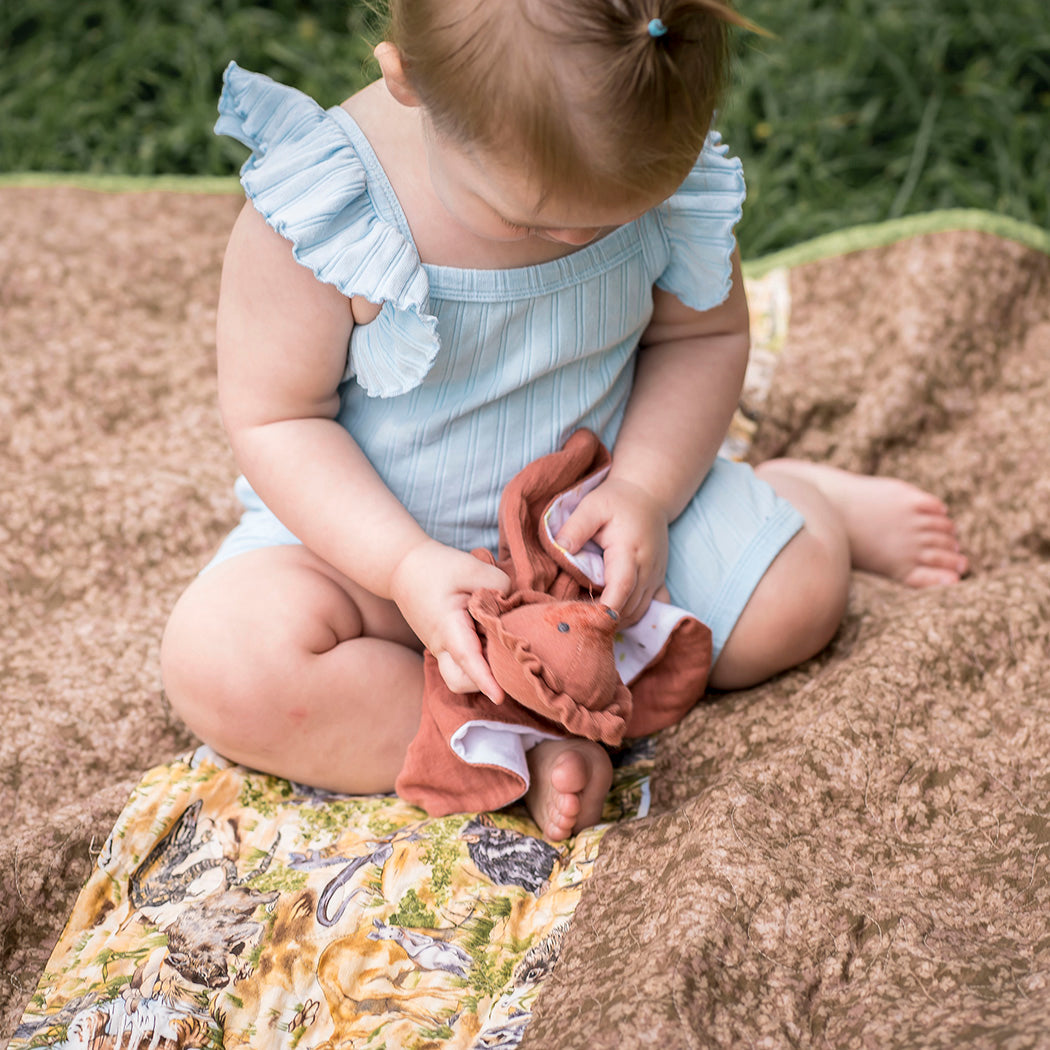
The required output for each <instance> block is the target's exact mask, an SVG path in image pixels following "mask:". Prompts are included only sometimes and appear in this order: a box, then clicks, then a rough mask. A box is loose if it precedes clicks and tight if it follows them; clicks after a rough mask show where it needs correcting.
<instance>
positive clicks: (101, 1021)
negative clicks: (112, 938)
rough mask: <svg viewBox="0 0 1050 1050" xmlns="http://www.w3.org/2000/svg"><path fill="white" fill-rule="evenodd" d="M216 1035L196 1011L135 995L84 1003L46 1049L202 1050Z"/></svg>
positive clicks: (190, 1006) (184, 1006)
mask: <svg viewBox="0 0 1050 1050" xmlns="http://www.w3.org/2000/svg"><path fill="white" fill-rule="evenodd" d="M82 1003H83V1001H82ZM215 1034H216V1033H215V1032H214V1031H213V1030H212V1026H211V1023H210V1021H209V1019H208V1018H207V1016H205V1015H204V1014H203V1013H202V1012H201V1011H200V1010H199V1009H198V1008H196V1007H194V1006H192V1005H190V1004H175V1005H173V1004H171V1003H168V1002H166V1001H164V1000H163V999H143V998H142V997H141V996H139V995H138V994H137V993H134V994H131V995H118V996H116V997H115V998H113V999H110V1000H107V1001H105V1002H90V1003H83V1005H82V1006H81V1008H80V1009H78V1010H77V1011H76V1013H75V1014H73V1016H72V1017H71V1019H70V1021H69V1025H68V1027H67V1028H66V1035H65V1038H64V1039H63V1040H62V1041H61V1042H58V1043H50V1044H47V1045H50V1046H51V1047H52V1048H53V1050H144V1048H146V1047H149V1048H150V1050H182V1048H186V1050H190V1048H195V1050H201V1048H203V1047H209V1046H213V1045H214V1041H215Z"/></svg>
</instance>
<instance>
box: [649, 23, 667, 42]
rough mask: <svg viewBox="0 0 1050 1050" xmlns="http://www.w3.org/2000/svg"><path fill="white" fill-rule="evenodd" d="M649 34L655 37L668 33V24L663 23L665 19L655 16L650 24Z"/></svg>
mask: <svg viewBox="0 0 1050 1050" xmlns="http://www.w3.org/2000/svg"><path fill="white" fill-rule="evenodd" d="M647 28H648V30H649V35H650V36H651V37H653V38H654V39H655V38H656V37H660V36H666V35H667V26H665V25H664V24H663V21H662V20H661V19H659V18H654V19H653V20H652V21H651V22H650V23H649V25H648V27H647Z"/></svg>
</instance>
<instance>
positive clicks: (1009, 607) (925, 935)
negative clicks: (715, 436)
mask: <svg viewBox="0 0 1050 1050" xmlns="http://www.w3.org/2000/svg"><path fill="white" fill-rule="evenodd" d="M238 207H239V203H238V201H237V200H236V198H233V197H227V196H204V195H200V196H197V195H192V194H174V193H165V194H160V193H124V194H105V193H94V192H86V191H81V190H75V189H69V188H52V189H34V190H30V189H12V188H8V189H4V190H3V191H2V192H0V317H2V321H0V369H2V382H0V603H2V604H0V710H2V713H3V728H2V730H0V793H2V794H0V798H2V806H0V812H2V813H3V816H2V817H0V960H2V976H0V1035H2V1036H8V1035H10V1034H11V1033H12V1032H13V1031H14V1029H15V1026H16V1025H17V1023H18V1021H19V1018H20V1017H21V1016H22V1013H23V1010H24V1009H25V1007H26V1004H27V1002H28V1000H29V998H30V996H31V995H32V993H33V990H34V988H35V986H36V982H37V980H38V978H39V977H40V974H41V972H42V971H43V969H44V966H45V963H46V962H47V958H48V955H49V953H50V951H51V949H52V948H53V946H54V944H55V942H56V941H57V939H58V937H59V934H60V932H61V929H62V926H63V923H64V922H65V920H66V917H67V916H68V915H69V914H70V911H71V909H72V907H73V902H74V900H75V898H76V897H77V893H78V890H79V889H80V887H81V886H82V885H83V884H84V882H85V880H86V879H87V878H88V875H89V874H90V872H91V871H92V870H93V869H94V868H96V866H97V865H96V861H97V860H98V858H99V854H100V853H101V851H102V848H103V844H104V843H105V842H106V839H107V836H108V834H109V832H110V830H111V828H112V827H113V824H114V821H115V820H116V818H117V815H118V813H119V812H120V811H121V808H122V807H123V806H124V804H125V802H126V800H127V798H128V796H129V793H130V792H131V791H132V789H133V788H134V786H135V785H136V784H137V783H138V781H139V780H140V779H141V778H142V776H143V774H144V772H145V771H146V770H148V769H150V768H151V767H153V766H156V765H157V764H158V763H161V762H165V761H169V760H171V759H173V758H174V756H176V755H178V754H180V753H182V752H184V751H186V750H187V749H189V748H191V747H192V746H193V741H192V740H191V739H190V738H189V737H188V736H187V735H186V734H185V732H184V731H183V730H182V729H181V728H180V727H179V726H178V725H177V724H176V723H175V722H174V721H173V720H172V718H171V716H170V715H169V713H168V711H167V709H166V707H165V704H164V702H163V697H162V695H161V692H160V684H159V674H158V668H157V650H158V645H159V638H160V633H161V630H162V628H163V624H164V621H165V619H166V616H167V613H168V610H169V609H170V607H171V604H172V603H173V601H174V600H175V597H176V596H177V594H178V592H179V591H180V590H181V588H182V587H183V586H184V585H185V583H186V581H187V580H188V579H189V578H190V577H191V576H192V575H193V573H194V572H196V571H197V569H198V568H199V566H200V565H201V564H202V562H203V560H204V559H205V558H206V557H207V555H208V553H209V552H210V550H211V549H212V548H213V546H214V544H215V543H216V542H217V541H218V539H219V538H220V537H221V535H222V534H223V533H224V532H225V530H226V529H228V527H229V526H230V524H231V523H232V521H233V520H234V518H235V515H236V509H235V506H234V503H233V500H232V496H231V493H230V486H231V482H232V479H233V475H234V468H233V465H232V462H231V460H230V457H229V453H228V451H227V449H226V446H225V442H224V440H223V438H222V434H221V429H220V426H219V422H218V417H217V413H216V410H215V398H214V379H213V349H212V331H211V330H212V324H213V320H214V302H215V294H216V290H217V284H218V280H217V279H218V270H219V266H220V263H221V255H222V248H223V245H224V243H225V238H226V235H227V232H228V230H229V226H230V224H231V223H232V220H233V218H234V216H235V214H236V211H237V209H238ZM787 280H788V282H789V285H790V301H791V312H790V323H789V326H788V328H787V331H786V342H785V344H784V349H783V355H782V359H781V361H780V363H779V365H778V366H777V370H776V374H775V377H774V381H773V383H772V389H771V392H770V394H769V396H768V398H767V400H766V401H765V403H764V405H763V406H762V417H761V419H760V421H759V427H758V431H757V434H756V436H755V444H754V447H753V451H752V455H753V456H755V457H756V458H765V457H768V456H772V455H777V454H782V453H785V452H786V453H790V454H795V455H804V456H809V457H812V458H817V459H823V460H827V461H830V462H832V463H835V464H838V465H840V466H846V467H850V468H853V469H858V470H865V471H870V472H874V473H879V474H897V475H899V476H903V477H906V478H908V479H909V480H912V481H915V482H917V483H918V484H921V485H923V486H924V487H927V488H930V489H931V490H933V491H935V492H937V493H938V494H939V495H940V496H942V497H943V498H944V499H945V500H946V502H947V503H948V504H949V506H950V507H951V509H952V512H953V514H954V515H955V517H956V519H957V521H958V523H959V526H960V530H961V533H962V536H963V538H964V543H965V546H966V550H967V553H968V554H969V556H970V558H971V561H972V563H973V572H972V573H971V575H970V577H969V578H968V579H966V580H965V581H963V583H961V584H960V585H959V586H958V587H955V588H951V589H944V590H936V591H928V592H921V593H920V592H912V591H909V590H906V589H905V588H903V587H901V586H898V585H896V584H892V583H889V582H886V581H883V580H878V579H875V578H871V577H867V576H864V575H861V574H858V575H857V577H856V586H855V588H854V593H853V597H852V600H851V603H850V610H849V614H848V617H847V620H846V623H845V624H844V626H843V628H842V630H841V631H840V633H839V636H838V637H837V639H836V641H835V642H834V643H833V645H832V646H831V648H830V649H829V650H828V651H827V652H826V653H825V654H823V655H822V656H821V657H819V658H818V659H816V660H814V661H811V662H809V663H808V664H806V665H805V666H803V667H801V668H799V669H797V670H795V671H793V672H791V673H789V674H787V675H784V676H781V677H780V678H778V679H777V680H775V681H773V682H770V683H768V684H766V685H764V686H762V687H760V688H757V689H754V690H750V691H748V692H743V693H737V694H732V695H725V696H717V697H711V698H710V699H709V700H708V701H706V702H705V703H704V704H702V705H701V706H700V707H699V708H697V709H696V710H694V712H693V713H692V714H691V715H690V716H689V717H688V718H687V719H686V721H685V722H684V723H683V724H682V725H681V726H679V727H677V728H675V729H673V730H670V731H667V732H665V733H663V734H661V736H660V737H659V739H658V743H657V748H656V753H655V772H654V776H653V810H652V812H651V814H650V816H648V817H646V818H644V819H642V820H636V821H632V822H628V823H623V824H620V825H617V826H616V827H614V828H613V829H612V830H610V831H608V832H606V834H605V836H604V838H603V839H602V842H601V849H600V854H599V857H598V861H597V863H596V864H594V866H593V867H594V870H593V872H592V873H591V875H590V878H589V880H588V882H587V886H586V889H585V892H584V893H583V896H582V900H581V903H580V904H579V907H578V908H577V910H576V914H575V917H574V919H573V921H572V924H571V927H570V928H569V929H568V932H567V933H566V934H565V935H564V940H563V946H562V950H561V956H560V960H559V962H558V964H557V965H556V966H555V967H554V969H553V972H552V973H551V974H550V976H549V977H548V979H547V981H546V984H545V986H544V990H543V993H542V995H540V997H539V999H538V1000H537V1002H536V1005H535V1013H534V1016H533V1020H532V1022H531V1023H530V1024H529V1026H528V1028H527V1029H526V1030H525V1034H524V1040H523V1042H522V1044H521V1045H522V1046H525V1047H530V1046H531V1047H554V1046H558V1047H574V1046H579V1047H591V1046H642V1045H653V1046H662V1047H694V1046H726V1047H731V1046H740V1045H765V1046H792V1045H804V1046H828V1047H844V1046H878V1047H940V1046H945V1047H948V1046H952V1047H954V1046H959V1045H976V1046H981V1045H987V1046H993V1045H995V1046H999V1045H1011V1046H1018V1047H1024V1046H1038V1045H1044V1044H1045V1041H1046V1035H1045V1033H1046V1032H1047V1031H1050V936H1048V934H1047V930H1048V929H1050V878H1048V876H1050V871H1048V863H1047V849H1048V846H1050V826H1048V823H1047V815H1048V811H1050V804H1048V803H1047V801H1046V799H1047V796H1048V792H1050V660H1048V655H1050V466H1048V459H1050V457H1048V453H1047V445H1048V442H1050V260H1048V258H1047V256H1046V255H1045V254H1043V253H1041V252H1039V251H1036V250H1034V249H1032V248H1031V247H1025V246H1023V245H1022V244H1020V243H1018V242H1016V241H1013V240H1008V239H1003V238H1000V237H995V236H992V235H990V234H988V233H982V232H976V231H973V230H956V231H946V232H937V233H933V232H931V233H927V234H924V235H922V236H917V237H912V238H908V239H905V240H902V241H900V242H897V243H893V244H889V245H885V246H883V247H878V248H872V249H868V250H863V251H858V252H854V253H851V254H849V255H844V256H837V257H833V258H827V259H817V260H815V261H811V262H808V263H805V264H802V265H797V266H794V267H792V268H791V269H790V272H789V274H788V276H787ZM303 1045H308V1044H303Z"/></svg>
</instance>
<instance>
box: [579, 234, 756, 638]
mask: <svg viewBox="0 0 1050 1050" xmlns="http://www.w3.org/2000/svg"><path fill="white" fill-rule="evenodd" d="M654 297H655V298H654V309H653V317H652V320H651V321H650V323H649V326H648V328H647V329H646V331H645V333H644V335H643V337H642V343H641V349H640V350H639V353H638V362H637V370H636V374H635V381H634V388H633V390H632V392H631V398H630V401H629V402H628V407H627V414H626V417H625V419H624V423H623V426H622V428H621V430H620V434H619V437H618V439H617V441H616V447H615V449H613V464H612V470H611V471H610V473H609V476H608V478H607V479H606V481H605V482H604V483H603V484H602V485H600V486H599V487H598V488H597V489H595V490H594V492H593V493H591V495H590V496H589V497H588V498H587V499H586V500H584V501H582V502H581V503H580V506H579V508H578V509H577V510H576V512H575V513H574V514H573V516H572V517H571V518H570V519H569V521H568V522H567V523H566V524H565V526H564V528H563V529H562V531H561V532H560V533H559V537H558V538H559V541H560V542H561V543H563V544H564V545H565V546H567V547H569V549H571V550H576V549H578V548H579V547H580V546H582V545H583V543H584V542H585V541H586V540H587V539H589V538H591V537H593V538H594V539H595V541H596V542H597V543H598V544H599V545H600V546H602V547H603V548H604V551H605V590H604V592H603V594H602V601H603V602H605V603H606V604H607V605H610V606H611V607H613V608H615V609H620V610H621V612H622V616H623V618H624V621H625V622H626V623H631V622H633V621H634V620H635V619H637V617H638V616H640V615H641V614H642V613H643V612H644V611H645V609H646V608H647V607H648V605H649V603H650V601H652V598H653V596H654V595H655V594H656V592H657V591H658V590H659V588H660V587H661V586H662V585H663V581H664V574H665V572H666V570H667V528H668V525H669V524H670V522H672V521H673V520H674V519H675V518H676V517H677V516H678V515H679V514H680V513H681V512H682V510H684V509H685V506H686V505H687V504H688V502H689V500H690V499H691V498H692V496H693V494H694V493H695V492H696V490H697V489H698V488H699V486H700V483H701V482H702V481H703V479H704V476H705V475H706V474H707V472H708V470H709V469H710V468H711V464H712V463H713V462H714V460H715V456H716V455H717V453H718V449H719V447H720V445H721V443H722V440H723V438H724V437H725V434H726V431H727V430H728V429H729V423H730V421H731V419H732V417H733V413H734V411H735V410H736V406H737V403H738V401H739V397H740V390H741V387H742V385H743V381H744V370H745V368H746V366H747V357H748V350H749V347H750V338H749V332H748V313H747V298H746V296H745V294H744V283H743V279H742V277H741V273H740V262H739V258H738V256H737V255H736V254H734V257H733V285H732V288H731V290H730V293H729V296H728V298H727V299H726V300H725V301H724V302H723V303H722V304H721V305H719V306H716V307H714V308H713V309H711V310H705V311H703V312H698V311H696V310H692V309H690V308H689V307H687V306H684V305H683V304H682V303H681V302H680V301H679V300H678V299H677V298H676V297H675V296H673V295H671V294H669V293H667V292H663V291H660V290H659V289H656V290H655V292H654Z"/></svg>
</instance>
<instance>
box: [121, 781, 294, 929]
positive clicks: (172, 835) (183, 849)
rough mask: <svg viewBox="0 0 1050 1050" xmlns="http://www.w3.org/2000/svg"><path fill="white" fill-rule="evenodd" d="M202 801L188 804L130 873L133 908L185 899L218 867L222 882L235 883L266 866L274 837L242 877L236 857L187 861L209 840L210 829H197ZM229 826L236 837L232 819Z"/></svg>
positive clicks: (149, 906) (275, 846) (155, 906)
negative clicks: (196, 883) (205, 876)
mask: <svg viewBox="0 0 1050 1050" xmlns="http://www.w3.org/2000/svg"><path fill="white" fill-rule="evenodd" d="M202 805H203V801H202V800H201V799H197V801H196V802H194V803H193V804H192V805H190V806H187V808H186V809H185V810H183V812H182V813H181V814H180V815H179V817H178V819H177V820H176V821H175V823H174V824H173V825H172V827H171V829H170V830H169V831H168V833H167V834H166V835H165V836H164V837H163V838H162V839H161V840H160V841H159V842H158V843H157V844H156V846H154V847H153V849H152V850H150V852H149V853H148V854H147V856H146V859H145V860H144V861H143V862H142V863H141V864H139V866H138V867H137V868H136V869H135V870H134V871H133V872H132V873H131V875H130V876H129V878H128V895H129V897H130V899H131V904H132V906H133V907H134V908H135V909H137V910H140V911H141V910H143V909H145V908H157V907H161V906H163V905H166V904H172V903H176V902H178V901H182V900H184V899H185V898H186V897H187V895H188V894H189V891H190V887H191V886H192V885H193V883H195V882H196V881H197V880H198V879H199V878H201V876H203V875H205V874H207V873H208V872H210V871H214V870H221V872H222V883H221V884H222V885H223V886H236V885H240V884H242V883H245V882H248V881H250V880H251V879H254V878H257V877H258V876H259V875H262V874H263V873H264V872H265V871H266V870H267V868H269V866H270V863H271V861H272V860H273V857H274V853H275V852H276V850H277V845H278V842H279V840H276V839H275V840H274V842H273V844H272V845H271V846H270V849H269V851H268V852H267V853H266V855H265V856H264V857H263V859H262V861H261V862H260V863H259V866H258V867H256V868H255V869H254V870H253V871H250V872H249V873H248V874H247V875H245V876H243V877H239V876H238V875H237V865H236V863H235V861H234V860H232V859H231V858H230V857H228V856H225V855H222V856H218V857H216V856H208V857H204V858H203V859H201V860H199V861H197V862H196V863H195V864H189V865H187V864H186V862H187V860H189V858H190V857H191V856H192V855H193V854H194V853H195V852H197V851H198V850H199V849H201V848H202V847H203V846H205V845H207V844H208V843H210V842H211V841H212V834H211V832H210V830H209V831H205V832H199V829H198V821H199V817H200V812H201V807H202ZM231 828H232V830H233V834H234V838H235V839H236V838H237V828H236V825H235V824H233V823H232V822H231ZM235 844H236V843H235Z"/></svg>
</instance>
